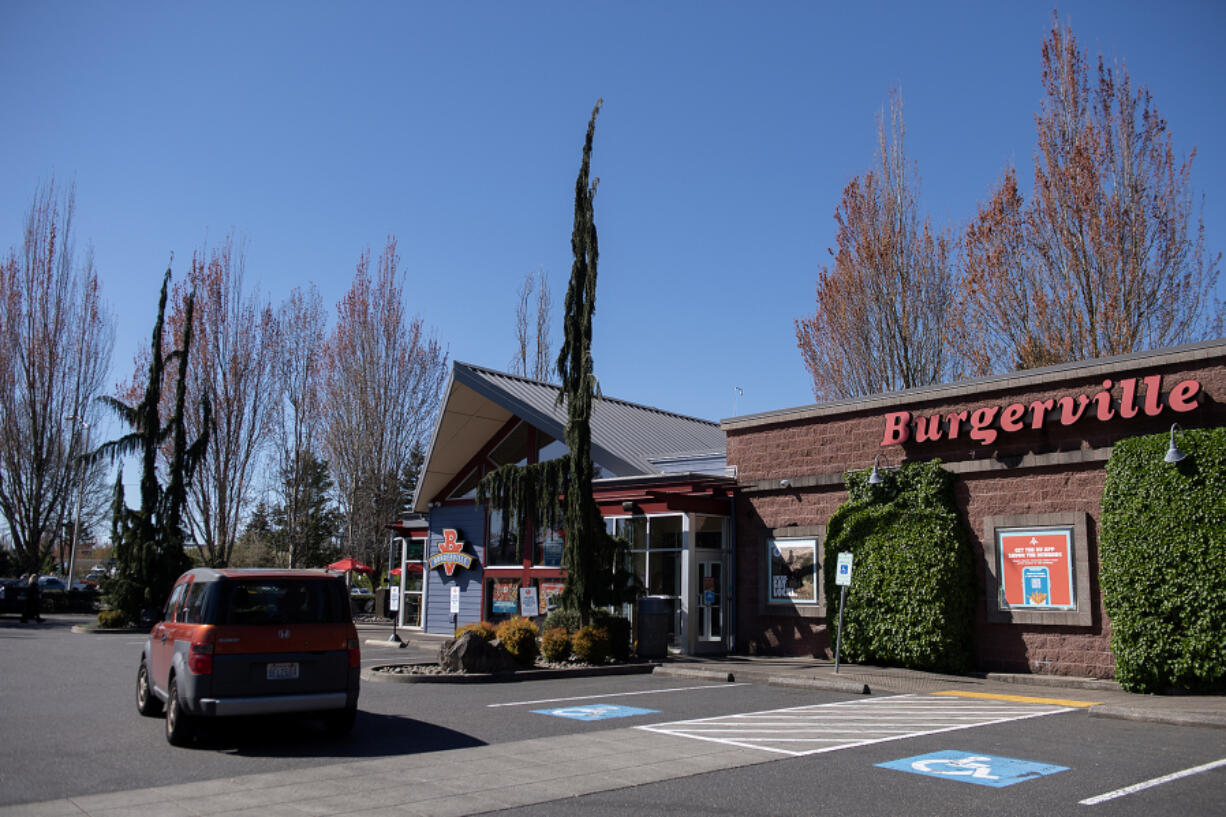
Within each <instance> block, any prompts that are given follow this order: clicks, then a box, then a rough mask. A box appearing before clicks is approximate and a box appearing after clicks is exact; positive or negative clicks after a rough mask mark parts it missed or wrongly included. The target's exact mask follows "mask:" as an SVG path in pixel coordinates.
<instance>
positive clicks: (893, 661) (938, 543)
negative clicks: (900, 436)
mask: <svg viewBox="0 0 1226 817" xmlns="http://www.w3.org/2000/svg"><path fill="white" fill-rule="evenodd" d="M868 476H869V475H868V473H867V472H863V471H861V472H853V473H849V474H848V475H847V480H846V484H847V491H848V499H847V501H846V502H844V503H843V504H842V505H841V506H840V507H839V509H838V510H837V511H835V513H834V515H833V516H832V517H831V518H830V523H829V525H828V527H827V538H826V555H825V564H824V565H823V567H824V579H825V592H826V610H827V620H828V621H830V622H834V621H837V620H838V616H839V590H838V587H837V586H836V585H835V569H836V566H837V562H838V554H839V553H842V552H850V553H851V554H852V555H853V558H854V565H855V567H854V571H853V582H852V586H851V587H849V588H848V593H847V605H846V609H845V610H844V611H843V614H844V618H843V644H842V655H843V657H844V658H846V659H847V660H848V661H867V662H875V663H881V664H888V665H893V666H901V667H910V668H912V669H923V670H936V671H945V672H961V671H963V670H965V669H966V668H967V667H968V666H969V665H970V643H971V621H972V618H973V609H974V607H973V605H974V599H975V576H974V573H973V566H972V565H973V562H972V554H971V548H970V544H969V542H968V540H967V536H966V532H965V529H964V527H963V525H962V521H961V518H960V517H959V515H958V512H957V509H956V506H955V504H954V498H953V475H952V474H951V473H949V472H948V471H946V470H945V469H944V468H942V467H941V464H940V461H939V460H933V461H931V462H920V463H907V464H904V465H903V466H902V467H900V468H897V469H889V470H886V471H884V472H883V476H884V481H883V482H882V483H881V484H879V485H870V484H868ZM832 640H833V634H832Z"/></svg>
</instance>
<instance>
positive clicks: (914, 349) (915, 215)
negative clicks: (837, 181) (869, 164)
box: [796, 90, 958, 400]
mask: <svg viewBox="0 0 1226 817" xmlns="http://www.w3.org/2000/svg"><path fill="white" fill-rule="evenodd" d="M905 134H906V129H905V128H904V126H903V117H902V97H901V94H899V92H898V91H896V90H895V91H893V92H892V93H891V96H890V103H889V111H888V115H887V112H886V111H884V110H883V111H882V113H881V114H880V115H879V117H878V120H877V140H878V144H877V163H876V167H875V168H873V169H872V170H869V171H868V172H867V173H865V174H864V175H863V176H858V177H856V178H855V179H852V181H851V182H850V183H849V184H848V185H847V187H846V188H845V189H844V190H843V198H842V201H841V202H840V204H839V207H838V209H837V210H836V212H835V221H836V222H837V223H838V225H839V230H838V237H837V241H838V253H837V254H835V258H834V268H833V269H829V268H823V269H822V270H821V272H820V273H819V274H818V280H817V310H816V313H815V314H814V316H813V317H811V318H801V319H798V320H797V321H796V340H797V344H798V346H799V347H800V351H801V356H802V357H803V359H804V363H805V367H806V368H807V369H808V371H809V375H810V377H811V378H812V381H813V394H814V396H815V397H816V398H817V399H818V400H830V399H839V398H845V397H855V396H860V395H865V394H875V393H878V392H882V391H893V390H896V389H905V388H912V387H915V386H924V385H928V384H931V383H937V382H940V381H942V380H944V379H947V378H951V377H953V376H956V374H957V370H958V369H957V361H956V359H955V358H954V357H953V356H952V355H951V351H950V347H949V346H948V345H947V342H946V338H945V331H946V326H947V322H948V318H949V305H950V302H951V296H952V295H953V270H952V264H951V263H950V241H949V237H948V235H947V234H945V233H943V232H937V231H935V230H934V229H933V228H932V225H931V223H930V221H929V220H928V219H927V218H925V219H923V220H921V219H920V214H919V180H918V175H917V173H916V171H915V169H914V167H913V166H912V165H911V164H910V163H909V162H908V161H907V155H906V151H905V149H904V145H903V138H904V136H905Z"/></svg>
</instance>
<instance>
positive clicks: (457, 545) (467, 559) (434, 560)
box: [426, 528, 473, 576]
mask: <svg viewBox="0 0 1226 817" xmlns="http://www.w3.org/2000/svg"><path fill="white" fill-rule="evenodd" d="M426 563H427V564H428V565H429V566H430V569H431V570H433V569H435V568H436V567H441V568H442V569H443V570H444V571H445V572H446V573H447V575H448V576H453V575H455V569H456V566H457V565H459V566H460V567H462V568H464V569H465V570H469V569H470V568H472V566H473V557H472V555H471V554H468V553H465V552H464V543H463V542H461V541H460V533H459V531H457V530H455V529H453V528H444V529H443V541H441V542H439V543H438V550H436V551H435V552H434V553H433V554H432V555H431V556H430V558H429V560H428V561H427V562H426Z"/></svg>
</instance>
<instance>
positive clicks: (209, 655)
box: [187, 641, 213, 675]
mask: <svg viewBox="0 0 1226 817" xmlns="http://www.w3.org/2000/svg"><path fill="white" fill-rule="evenodd" d="M187 668H188V669H189V670H190V671H191V673H192V675H212V674H213V645H212V644H209V643H208V642H205V641H197V642H196V643H194V644H192V649H191V652H189V653H188V654H187Z"/></svg>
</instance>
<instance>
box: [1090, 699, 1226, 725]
mask: <svg viewBox="0 0 1226 817" xmlns="http://www.w3.org/2000/svg"><path fill="white" fill-rule="evenodd" d="M1090 717H1091V718H1115V719H1117V720H1124V721H1143V722H1145V723H1163V724H1167V725H1168V726H1207V727H1209V728H1210V729H1226V715H1224V714H1222V713H1220V712H1171V711H1167V710H1161V709H1150V708H1148V707H1141V706H1128V705H1127V704H1099V705H1098V706H1092V707H1090Z"/></svg>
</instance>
